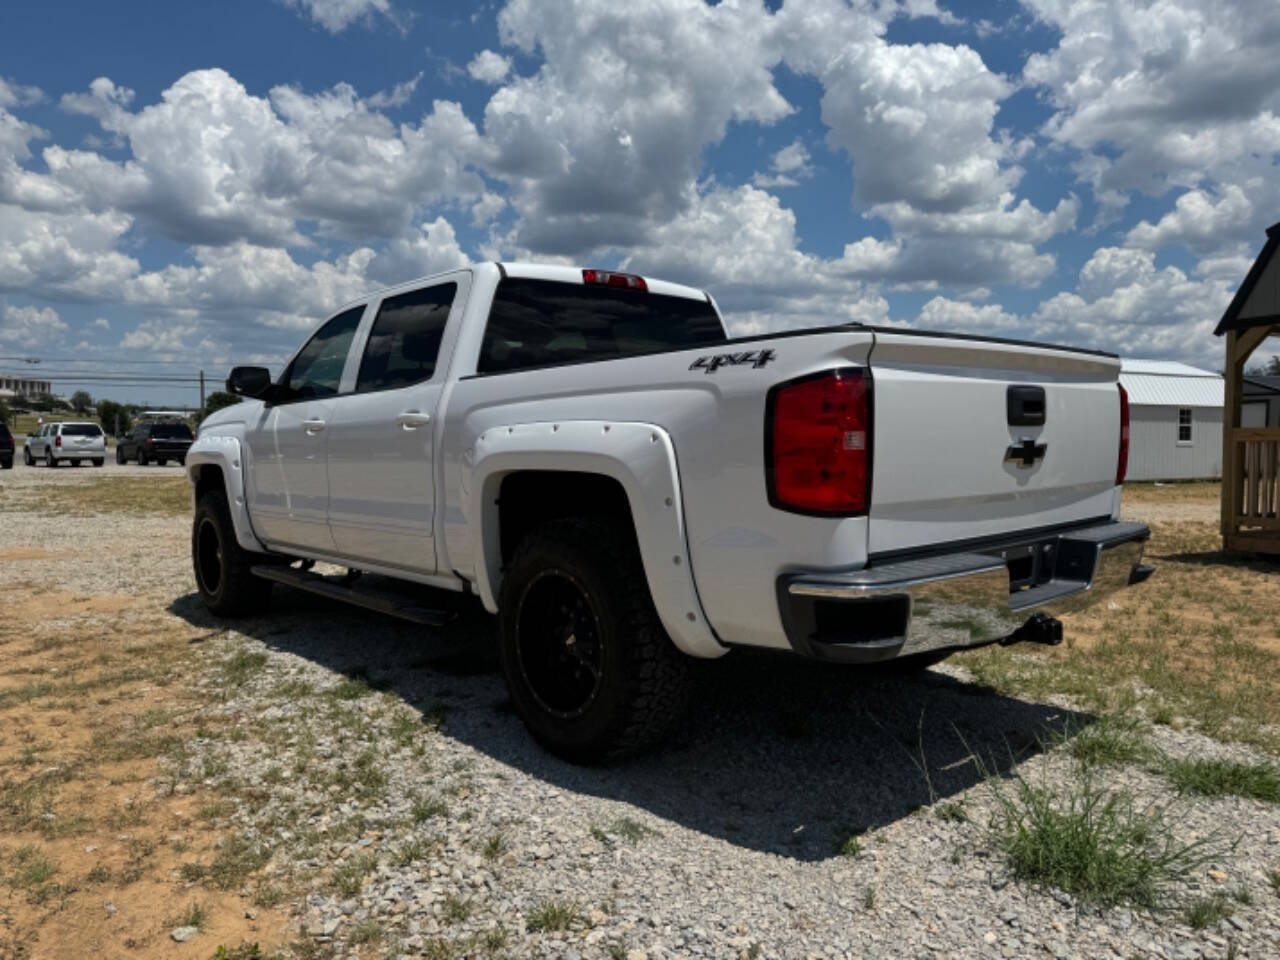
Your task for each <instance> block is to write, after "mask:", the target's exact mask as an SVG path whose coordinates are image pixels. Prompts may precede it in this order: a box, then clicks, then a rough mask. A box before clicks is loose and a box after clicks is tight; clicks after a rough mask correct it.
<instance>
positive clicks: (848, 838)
mask: <svg viewBox="0 0 1280 960" xmlns="http://www.w3.org/2000/svg"><path fill="white" fill-rule="evenodd" d="M864 832H865V831H862V830H856V829H853V828H851V827H845V828H844V829H843V830H839V831H837V834H836V853H837V854H838V855H839V856H842V857H849V858H853V857H856V856H858V854H860V853H862V841H861V840H860V839H859V838H860V837H861V836H862V835H863V833H864Z"/></svg>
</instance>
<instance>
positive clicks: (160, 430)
mask: <svg viewBox="0 0 1280 960" xmlns="http://www.w3.org/2000/svg"><path fill="white" fill-rule="evenodd" d="M151 436H153V437H155V438H157V439H160V440H190V439H191V428H190V427H188V426H187V425H186V424H185V423H158V424H156V425H155V426H154V427H152V428H151Z"/></svg>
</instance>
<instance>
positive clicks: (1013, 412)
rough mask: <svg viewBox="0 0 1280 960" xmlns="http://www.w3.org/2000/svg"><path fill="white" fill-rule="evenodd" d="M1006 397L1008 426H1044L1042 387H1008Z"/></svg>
mask: <svg viewBox="0 0 1280 960" xmlns="http://www.w3.org/2000/svg"><path fill="white" fill-rule="evenodd" d="M1007 396H1008V409H1009V426H1011V427H1039V426H1043V425H1044V409H1045V407H1044V387H1027V386H1017V387H1010V388H1009V393H1008V395H1007Z"/></svg>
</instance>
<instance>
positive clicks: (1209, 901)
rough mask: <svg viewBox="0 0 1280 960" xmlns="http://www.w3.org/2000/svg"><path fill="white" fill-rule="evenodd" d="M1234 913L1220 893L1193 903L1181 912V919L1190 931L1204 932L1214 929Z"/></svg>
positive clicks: (1233, 909) (1228, 902)
mask: <svg viewBox="0 0 1280 960" xmlns="http://www.w3.org/2000/svg"><path fill="white" fill-rule="evenodd" d="M1234 912H1235V908H1234V907H1232V905H1231V901H1230V900H1228V899H1227V898H1226V897H1225V896H1224V895H1222V894H1221V893H1215V894H1213V895H1212V896H1209V897H1201V898H1200V899H1199V900H1196V901H1194V902H1193V903H1192V904H1191V905H1190V906H1188V907H1187V909H1186V910H1185V911H1183V914H1182V919H1183V920H1184V921H1186V924H1187V926H1189V927H1190V928H1191V929H1192V930H1205V929H1207V928H1209V927H1216V926H1217V925H1218V924H1220V923H1221V922H1222V921H1223V920H1225V919H1227V917H1229V916H1231V914H1232V913H1234Z"/></svg>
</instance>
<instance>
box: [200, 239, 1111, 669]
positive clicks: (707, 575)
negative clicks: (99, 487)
mask: <svg viewBox="0 0 1280 960" xmlns="http://www.w3.org/2000/svg"><path fill="white" fill-rule="evenodd" d="M507 269H508V272H509V274H510V275H512V276H525V277H538V278H543V279H555V280H563V281H566V282H575V281H577V282H580V278H581V272H580V271H578V270H575V269H572V268H568V267H558V266H529V265H513V266H510V267H509V268H507ZM464 273H466V274H467V275H468V277H469V282H470V288H469V296H467V297H465V298H464V297H462V296H460V297H459V298H458V300H457V301H455V304H454V308H453V311H452V313H451V315H450V320H449V326H448V330H447V331H446V334H445V338H444V342H443V344H442V348H441V354H440V359H439V361H438V363H437V368H436V374H435V376H434V377H433V378H432V380H430V381H428V382H427V383H426V384H422V385H419V387H415V388H408V389H407V390H406V391H404V392H405V393H406V396H405V397H404V398H399V397H396V398H390V394H392V393H398V392H400V391H388V392H387V393H386V394H385V395H382V397H381V399H377V400H373V399H371V398H372V397H374V396H378V395H370V397H368V398H363V399H361V400H360V401H359V402H357V403H352V404H351V405H349V406H347V407H344V404H346V403H347V398H344V397H343V396H339V397H338V398H336V399H334V400H332V401H327V402H329V403H331V404H336V405H337V409H336V410H330V411H327V412H326V414H325V416H326V419H327V420H328V421H329V422H331V423H332V424H333V425H334V430H333V431H332V432H329V433H328V434H327V436H326V438H325V441H324V442H325V443H326V444H327V448H325V449H324V450H323V451H322V449H321V447H320V446H319V445H316V446H315V447H314V448H313V451H312V453H313V456H310V457H309V454H308V451H307V450H305V449H303V448H302V446H301V444H302V442H303V441H302V438H300V437H296V436H295V437H293V439H292V440H290V441H289V442H291V443H293V444H295V447H296V450H297V453H298V454H299V457H300V459H301V461H302V463H303V464H304V465H305V466H304V467H303V468H301V469H299V470H297V471H292V470H290V469H287V468H286V469H284V470H283V471H282V470H281V467H280V465H279V464H278V462H277V461H278V459H279V455H278V454H277V453H276V450H277V447H274V446H264V447H263V451H262V453H263V460H262V462H261V463H259V462H258V459H257V456H256V453H257V450H256V448H255V450H254V451H252V455H250V456H249V457H247V459H248V460H249V467H248V468H247V472H246V476H247V477H248V478H249V479H247V480H246V481H245V483H246V484H247V485H248V484H257V485H258V487H255V489H262V490H265V491H266V496H265V497H264V504H265V505H266V506H267V507H268V512H269V511H270V509H274V510H275V516H274V517H272V518H270V519H269V520H268V523H270V524H271V525H272V530H270V531H268V530H267V529H266V526H265V525H264V523H263V518H262V517H261V516H260V515H259V512H260V511H259V507H258V501H257V500H255V499H253V498H249V499H248V508H247V511H246V512H245V514H244V515H243V516H242V515H240V514H237V515H236V523H237V535H238V536H239V535H240V534H241V526H240V525H241V524H242V523H243V524H244V525H245V526H246V527H250V526H251V529H252V530H253V531H256V532H257V533H258V534H259V535H260V536H262V537H263V539H264V540H266V541H267V543H268V545H269V546H272V547H277V548H279V549H282V550H283V549H287V550H289V552H293V553H298V552H306V554H307V555H309V556H313V557H315V558H316V559H325V560H337V561H339V562H342V561H343V560H344V559H345V560H352V558H355V557H358V558H361V559H360V561H359V562H358V563H357V562H354V561H352V562H353V565H357V566H360V567H362V568H365V569H373V570H378V571H379V572H384V573H391V574H393V575H401V576H403V577H404V578H405V579H409V580H414V581H417V582H423V583H431V584H433V585H437V586H450V587H454V588H456V589H464V588H465V589H473V590H475V591H476V592H477V593H478V594H479V595H480V597H481V598H482V600H483V602H484V603H485V605H486V606H487V607H488V608H489V609H490V610H494V609H496V603H497V597H498V594H499V591H500V587H501V576H502V570H501V558H500V555H499V553H500V531H499V529H498V519H499V516H500V512H499V509H498V507H497V506H496V504H495V500H496V499H497V492H498V489H499V487H500V484H501V480H502V478H503V477H504V476H506V475H508V474H510V473H511V472H513V471H517V470H566V471H582V472H589V473H597V474H600V475H603V476H607V477H611V478H613V479H614V480H616V481H617V482H618V483H619V484H620V486H621V487H622V489H623V490H624V492H625V493H626V496H627V501H628V504H629V505H630V509H631V512H632V516H633V519H634V521H635V524H636V532H637V538H638V541H639V544H640V551H641V559H642V562H643V566H644V571H645V577H646V579H647V581H648V586H649V589H650V592H651V593H652V595H653V597H654V600H655V604H656V606H657V609H658V611H659V614H660V616H661V618H662V621H663V624H664V626H665V627H666V629H667V631H668V632H669V634H670V635H671V637H672V640H673V641H674V642H675V643H676V644H677V646H679V647H680V648H681V649H682V650H684V651H685V652H687V653H690V654H693V655H697V656H703V657H710V656H717V655H719V654H721V653H723V652H724V650H725V649H726V646H727V645H731V644H743V645H753V646H762V647H773V648H779V649H789V644H788V642H787V640H786V637H785V634H784V631H783V627H782V623H781V617H780V614H779V609H778V599H777V594H776V584H777V581H778V578H779V576H780V575H781V574H783V573H787V572H791V571H796V570H824V569H825V570H830V569H843V570H855V569H858V568H860V567H863V566H865V565H866V564H867V562H868V557H869V556H870V555H872V554H874V553H882V552H891V551H895V550H904V549H910V548H916V547H928V546H932V545H940V544H943V543H947V542H951V541H956V540H965V539H969V538H975V537H983V536H992V535H1004V534H1011V533H1018V532H1021V531H1024V530H1028V529H1036V528H1041V527H1046V526H1050V525H1055V524H1060V523H1069V522H1075V521H1079V520H1086V519H1091V518H1098V517H1115V516H1118V514H1119V491H1118V488H1116V487H1115V485H1114V479H1115V467H1116V455H1117V447H1118V437H1119V401H1118V392H1117V390H1116V374H1117V371H1118V369H1119V363H1118V361H1116V360H1115V359H1113V358H1110V357H1102V356H1090V355H1085V354H1081V353H1078V352H1073V351H1067V350H1058V349H1053V348H1044V347H1036V346H1024V345H1017V344H1003V343H994V342H990V341H985V340H977V339H970V340H962V339H955V338H948V337H945V336H941V335H937V336H919V335H910V336H909V335H905V334H902V333H895V332H892V331H877V330H872V329H869V328H858V327H847V328H839V329H827V330H820V331H808V332H802V333H799V334H789V335H788V334H783V335H779V336H776V337H765V338H755V339H751V340H750V341H738V342H731V343H729V344H726V345H723V346H721V345H717V346H714V347H702V348H698V349H695V350H688V351H672V352H666V353H657V354H651V355H645V356H636V357H630V358H625V359H614V360H603V361H596V362H590V363H581V364H571V365H565V366H558V367H549V368H542V369H532V370H523V371H517V372H507V373H500V374H491V375H483V376H477V375H476V372H475V371H476V358H477V356H478V354H479V349H480V343H481V338H482V336H483V333H484V327H485V324H486V321H487V317H488V312H489V306H490V303H491V302H492V298H493V293H494V290H495V289H496V286H497V284H498V282H499V280H500V277H501V274H500V271H499V268H498V267H497V266H496V265H493V264H480V265H476V266H474V267H472V268H470V269H469V270H467V271H464ZM441 279H445V278H443V277H442V278H431V279H430V280H423V281H416V282H415V283H413V284H405V285H402V286H400V287H397V288H394V289H393V290H391V291H386V292H384V294H382V295H387V294H390V293H397V292H402V291H404V290H409V289H414V288H416V287H418V286H425V285H428V284H429V283H433V282H438V281H439V280H441ZM648 284H649V288H650V290H651V291H653V292H661V293H668V294H671V295H676V296H691V297H698V298H701V297H703V296H705V295H704V294H702V293H700V292H699V291H694V290H691V289H689V288H686V287H679V286H677V285H675V284H663V283H662V282H661V281H652V280H650V281H648ZM370 302H371V304H374V305H376V303H377V302H378V298H377V297H375V298H374V299H373V300H372V301H370ZM375 312H376V311H375V310H373V309H370V310H368V311H366V314H365V317H364V320H363V323H362V326H361V329H360V331H359V332H358V333H357V336H356V338H355V340H354V342H353V346H352V358H351V359H350V360H349V361H348V364H347V373H346V374H344V383H343V389H344V392H345V391H350V389H351V388H352V382H353V381H352V378H353V377H354V372H353V371H354V368H355V366H357V365H358V360H359V354H360V351H362V350H363V346H364V342H365V339H366V337H367V335H368V326H369V324H370V323H371V322H372V317H373V315H374V313H375ZM766 349H767V350H771V351H772V352H773V359H772V361H771V362H770V363H768V364H767V365H766V366H765V367H763V368H756V367H754V366H752V365H750V364H742V365H736V366H734V365H727V366H723V367H721V368H720V369H718V370H716V371H715V372H714V373H711V374H708V373H706V372H705V370H704V369H701V368H699V369H691V368H690V365H691V364H692V362H693V361H694V360H695V359H697V358H698V357H700V356H706V355H711V354H716V353H723V352H735V351H742V350H766ZM866 366H870V368H871V371H872V376H873V403H874V406H873V416H874V431H873V438H872V444H873V461H872V468H873V487H872V507H871V511H870V514H869V516H857V517H843V518H841V517H817V516H805V515H800V514H796V513H790V512H787V511H784V510H780V509H777V508H774V507H772V506H771V505H770V504H769V502H768V497H767V492H766V486H765V462H764V458H765V443H764V431H765V402H766V397H767V394H768V392H769V389H770V388H771V387H774V386H775V385H777V384H779V383H783V382H785V381H788V380H792V379H794V378H797V377H802V376H806V375H809V374H813V373H818V372H821V371H824V370H830V369H834V368H837V367H866ZM1014 383H1033V384H1038V385H1041V386H1043V387H1044V388H1045V390H1046V395H1047V398H1048V407H1049V409H1048V419H1047V422H1046V424H1045V425H1044V426H1043V427H1040V428H1025V427H1012V428H1011V427H1009V426H1008V424H1007V416H1006V408H1005V391H1006V389H1007V387H1008V386H1009V385H1010V384H1014ZM414 391H419V392H414ZM409 393H413V396H408V394H409ZM392 399H394V400H395V401H396V402H391V401H392ZM401 399H403V400H404V403H403V404H401V403H400V402H399V401H400V400H401ZM401 406H404V407H405V408H406V409H407V408H408V406H413V407H415V408H417V409H421V410H424V411H425V410H428V409H430V410H431V411H432V414H433V419H432V422H431V424H430V426H429V427H423V428H421V429H422V432H421V433H419V434H416V435H415V436H413V437H412V438H411V439H410V440H406V439H405V438H404V437H401V436H400V435H399V434H395V436H394V438H389V437H387V436H384V435H383V434H382V433H380V432H379V431H380V430H381V426H379V424H380V423H381V422H382V421H384V420H385V419H386V418H387V417H388V416H394V414H395V413H396V412H399V409H400V407H401ZM384 408H385V409H384ZM275 409H278V408H273V409H271V410H264V409H263V406H262V404H261V403H259V402H258V401H247V402H245V403H242V404H238V405H236V406H235V407H229V408H227V409H226V410H223V411H220V412H219V413H217V414H214V415H213V416H212V417H210V418H209V419H208V420H206V421H205V424H204V426H203V427H202V430H201V436H200V438H199V439H198V440H197V443H196V445H195V446H193V448H192V455H191V458H190V459H189V460H188V469H189V470H191V469H192V468H193V467H194V466H195V465H197V464H204V463H214V462H229V459H230V458H231V457H232V456H233V450H232V447H231V445H230V444H227V443H225V442H223V441H218V440H217V439H216V438H217V437H218V436H219V435H222V434H224V433H227V434H230V435H234V433H235V431H236V430H237V429H245V428H243V427H237V426H236V424H237V423H238V422H239V423H243V424H246V425H248V427H249V430H250V432H249V433H248V436H250V437H252V436H253V434H252V428H253V424H255V423H256V422H257V421H258V420H261V419H266V420H267V421H271V418H272V416H273V415H274V414H273V410H275ZM358 424H359V425H358ZM348 428H349V429H348ZM366 430H367V431H368V432H367V433H365V432H363V431H366ZM268 435H269V436H271V437H272V439H273V442H278V440H277V438H279V437H280V436H281V430H280V428H279V427H278V426H273V427H272V429H271V430H270V431H268ZM1022 436H1032V437H1036V438H1038V439H1039V440H1041V441H1044V442H1047V443H1048V444H1049V447H1048V454H1047V455H1046V457H1045V459H1044V460H1043V461H1042V462H1041V463H1040V464H1038V465H1036V466H1035V467H1032V468H1030V469H1026V470H1018V469H1016V468H1014V467H1013V466H1012V465H1010V464H1006V463H1005V461H1004V452H1005V449H1006V448H1007V447H1008V445H1009V444H1010V443H1011V442H1016V441H1017V440H1018V439H1020V438H1021V437H1022ZM286 439H288V438H287V435H286ZM428 439H430V444H428V442H427V441H428ZM220 443H221V444H222V445H221V446H220V445H219V444H220ZM289 449H290V450H293V449H295V448H289ZM273 457H276V459H275V460H273ZM317 461H318V462H319V463H321V464H324V465H326V469H327V473H326V474H324V475H325V476H326V477H327V480H326V481H325V483H324V484H323V485H321V484H320V483H319V482H318V481H315V482H313V480H314V477H315V476H316V474H314V473H309V472H308V471H309V470H310V469H311V468H312V467H314V465H315V463H316V462H317ZM286 463H287V458H286ZM371 464H373V466H370V465H371ZM384 468H385V469H384ZM272 469H274V470H275V471H276V472H275V473H271V470H272ZM370 471H372V473H370ZM272 484H274V486H272ZM322 488H323V491H324V492H323V494H320V493H319V492H318V491H320V490H321V489H322ZM272 498H274V500H273V499H272ZM320 499H323V501H324V507H323V514H324V516H325V518H326V522H324V523H323V524H322V525H320V526H323V530H324V532H325V534H326V536H327V537H328V538H329V539H328V540H327V541H326V540H325V538H324V537H319V536H317V539H316V541H315V542H316V544H317V545H316V546H315V547H313V548H312V549H311V550H310V551H299V550H298V549H297V548H296V546H291V545H293V544H296V543H297V540H298V537H299V536H300V534H299V533H297V532H296V531H295V528H296V526H297V525H298V524H300V523H303V522H305V523H307V524H313V525H314V516H315V514H314V513H311V514H310V515H309V516H308V517H305V518H302V517H300V516H299V514H300V513H301V512H302V511H303V510H306V511H315V510H318V509H319V502H320ZM360 501H364V502H365V506H363V507H361V508H360V509H355V510H353V509H351V505H352V504H353V503H358V502H360ZM668 501H670V502H668ZM368 504H374V506H368ZM428 505H429V507H428ZM428 514H429V517H430V519H429V523H428V520H427V518H428ZM308 529H310V528H308ZM286 535H287V537H288V538H289V539H287V540H286V539H284V538H285V536H286ZM248 536H249V538H250V540H252V538H253V534H252V533H250V534H248ZM243 542H244V540H243V539H242V543H243ZM322 543H327V544H328V545H327V546H320V544H322ZM428 558H429V559H428ZM433 570H434V571H435V572H434V573H432V572H431V571H433Z"/></svg>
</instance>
